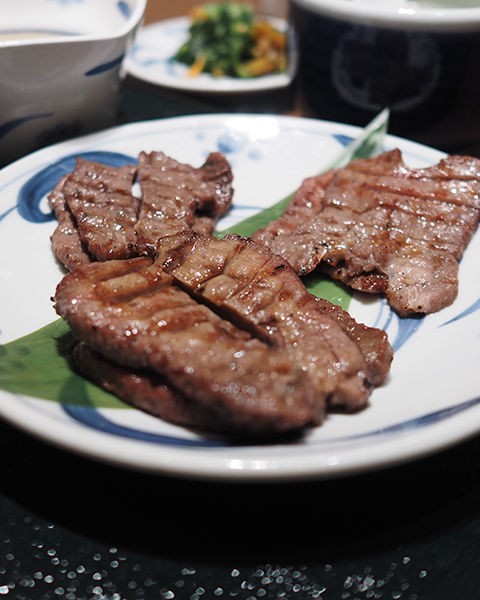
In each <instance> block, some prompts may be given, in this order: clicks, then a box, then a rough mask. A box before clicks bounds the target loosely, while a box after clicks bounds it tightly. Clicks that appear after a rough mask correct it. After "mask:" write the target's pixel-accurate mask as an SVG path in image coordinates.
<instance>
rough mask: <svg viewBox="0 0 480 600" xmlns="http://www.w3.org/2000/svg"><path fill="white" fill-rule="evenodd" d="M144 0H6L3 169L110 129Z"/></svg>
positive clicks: (0, 110)
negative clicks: (67, 141) (61, 143)
mask: <svg viewBox="0 0 480 600" xmlns="http://www.w3.org/2000/svg"><path fill="white" fill-rule="evenodd" d="M145 5H146V0H102V1H101V2H99V1H98V0H75V1H69V2H67V1H65V0H3V1H2V18H1V21H0V166H2V165H4V164H6V163H8V162H10V161H11V160H14V159H15V158H18V157H20V156H22V155H24V154H26V153H27V152H29V151H31V150H34V149H37V148H41V147H43V146H46V145H48V144H51V143H54V142H57V141H60V140H63V139H66V138H69V137H73V136H76V135H80V134H84V133H86V132H89V131H93V130H95V129H100V128H102V127H105V126H108V125H110V124H112V123H113V121H114V117H115V115H116V112H117V109H118V102H119V89H120V85H121V80H122V77H123V71H122V63H123V59H124V56H125V54H126V53H127V52H128V50H129V48H130V47H131V45H132V43H133V39H134V36H135V34H136V31H137V29H138V27H139V25H140V24H141V21H142V18H143V14H144V11H145Z"/></svg>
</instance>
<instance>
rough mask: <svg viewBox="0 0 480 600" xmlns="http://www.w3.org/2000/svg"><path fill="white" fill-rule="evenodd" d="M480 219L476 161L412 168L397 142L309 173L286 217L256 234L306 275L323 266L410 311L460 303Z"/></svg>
mask: <svg viewBox="0 0 480 600" xmlns="http://www.w3.org/2000/svg"><path fill="white" fill-rule="evenodd" d="M479 217H480V160H479V159H477V158H472V157H467V156H448V157H447V158H445V159H443V160H441V161H440V162H439V163H438V164H437V165H435V166H432V167H427V168H419V169H412V168H409V167H408V166H406V165H405V163H404V162H403V159H402V155H401V153H400V151H399V150H398V149H396V150H391V151H389V152H385V153H384V154H382V155H380V156H378V157H375V158H370V159H358V160H355V161H352V162H351V163H350V164H349V165H347V166H346V167H345V168H343V169H339V170H336V171H330V172H328V173H326V174H324V175H321V176H318V177H311V178H308V179H306V180H305V181H304V182H303V184H302V186H301V187H300V188H299V190H298V191H297V192H296V194H295V195H294V197H293V199H292V202H291V204H290V206H289V207H288V208H287V210H286V212H285V213H284V215H283V216H282V217H280V218H279V219H277V220H276V221H274V222H272V223H270V224H269V225H267V226H266V227H265V228H263V229H261V230H259V231H257V232H255V234H253V236H252V237H253V239H254V240H255V241H257V242H258V243H260V244H263V245H265V246H267V247H268V248H270V249H271V250H272V252H275V253H277V254H280V255H281V256H283V257H284V258H285V259H286V260H288V261H289V262H290V264H291V265H292V266H293V268H294V269H295V271H296V272H297V273H299V274H300V275H302V274H305V273H308V272H310V271H312V270H313V269H315V268H317V267H320V268H322V269H323V270H325V271H326V272H327V273H328V274H329V275H330V276H331V277H333V278H335V279H339V280H340V281H342V282H343V283H345V284H346V285H349V286H351V287H352V288H354V289H356V290H360V291H362V292H368V293H384V294H385V295H386V298H387V300H388V301H389V303H390V305H391V306H392V308H393V309H394V310H396V311H397V312H398V313H399V315H401V316H407V315H410V314H415V313H432V312H436V311H438V310H440V309H441V308H443V307H445V306H448V305H450V304H451V303H452V302H453V301H454V299H455V298H456V295H457V291H458V261H459V260H460V259H461V257H462V255H463V253H464V250H465V248H466V246H467V245H468V243H469V241H470V239H471V238H472V236H473V234H474V232H475V231H476V229H477V227H478V221H479Z"/></svg>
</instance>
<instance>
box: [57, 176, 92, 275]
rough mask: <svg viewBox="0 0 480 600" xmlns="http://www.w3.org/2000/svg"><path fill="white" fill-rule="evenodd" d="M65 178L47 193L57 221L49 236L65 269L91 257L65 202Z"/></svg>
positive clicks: (83, 262) (81, 263)
mask: <svg viewBox="0 0 480 600" xmlns="http://www.w3.org/2000/svg"><path fill="white" fill-rule="evenodd" d="M66 179H67V175H65V176H64V177H62V178H61V179H60V181H59V182H58V183H57V185H56V186H55V187H54V189H53V190H52V191H51V192H50V194H49V195H48V203H49V206H50V208H51V209H52V211H53V214H54V215H55V218H56V219H57V223H58V224H57V227H56V228H55V231H54V232H53V234H52V236H51V242H52V248H53V253H54V255H55V256H56V258H57V259H58V260H59V261H60V262H61V263H62V264H63V265H64V266H65V267H66V268H67V269H74V268H75V267H78V266H80V265H85V264H87V263H89V262H91V260H92V259H91V257H90V255H89V254H88V252H87V251H86V250H85V248H84V245H83V244H82V240H81V239H80V236H79V235H78V229H77V225H76V223H75V219H74V218H73V215H72V213H71V212H70V209H69V208H68V206H67V204H66V202H65V196H64V194H63V185H64V183H65V180H66Z"/></svg>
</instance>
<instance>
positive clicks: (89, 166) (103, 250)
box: [62, 158, 139, 260]
mask: <svg viewBox="0 0 480 600" xmlns="http://www.w3.org/2000/svg"><path fill="white" fill-rule="evenodd" d="M135 174H136V167H135V166H130V165H127V166H123V167H111V166H108V165H104V164H101V163H98V162H93V161H90V160H85V159H83V158H78V159H77V162H76V165H75V168H74V170H73V171H72V172H71V173H70V175H69V176H68V177H67V178H66V179H65V182H64V184H63V188H62V192H63V195H64V197H65V202H66V205H67V206H68V209H69V210H70V212H71V214H72V216H73V219H74V222H75V224H76V227H77V229H78V235H79V238H80V240H81V241H82V244H83V246H84V248H85V249H86V251H87V252H88V254H90V256H91V257H92V259H93V260H115V259H118V258H129V257H131V256H136V254H137V249H136V234H135V224H136V222H137V217H138V207H139V200H138V199H137V198H135V197H134V196H133V195H132V185H133V180H134V178H135Z"/></svg>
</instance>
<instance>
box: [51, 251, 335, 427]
mask: <svg viewBox="0 0 480 600" xmlns="http://www.w3.org/2000/svg"><path fill="white" fill-rule="evenodd" d="M172 281H173V280H172V277H171V276H170V275H168V274H166V273H165V272H164V271H163V270H162V269H161V267H160V265H159V264H158V263H152V260H151V259H150V258H148V257H138V258H133V259H126V260H118V261H117V260H112V261H107V262H94V263H90V264H89V265H85V266H81V267H79V268H77V269H75V270H74V271H71V272H70V273H68V274H67V275H66V276H65V277H64V278H63V279H62V281H61V282H60V283H59V284H58V286H57V290H56V294H55V309H56V311H57V313H58V314H59V315H60V316H62V317H63V318H64V319H65V320H66V321H67V322H68V324H69V325H70V327H71V330H72V332H73V335H74V336H75V337H76V339H77V340H79V341H83V342H85V343H86V344H88V345H89V346H90V347H91V349H92V350H94V351H95V352H98V353H99V354H101V355H102V356H103V357H105V358H106V359H108V360H111V361H113V362H114V363H116V364H118V365H121V366H126V367H130V368H134V369H148V370H152V371H154V372H155V373H158V374H159V375H161V376H162V377H164V378H165V381H166V383H167V384H168V387H169V388H171V389H172V390H173V391H175V393H179V394H181V395H182V396H185V397H186V398H188V399H189V400H191V401H192V402H194V403H195V404H196V405H198V406H199V410H201V411H203V410H205V411H210V412H213V413H215V414H216V415H217V417H218V419H221V420H222V421H223V422H224V423H225V430H226V431H232V430H236V431H241V432H242V433H243V435H247V434H250V435H271V434H276V433H281V432H288V431H295V430H299V429H301V428H305V427H307V426H309V425H311V424H313V423H319V422H321V420H322V418H323V415H324V407H322V406H319V405H318V403H317V400H316V398H315V391H314V389H313V386H312V384H311V381H310V378H309V376H308V375H307V374H306V373H304V372H303V371H302V370H301V369H299V368H297V367H296V366H294V365H293V364H292V362H291V361H290V359H289V356H288V353H287V352H286V351H285V350H282V349H278V350H277V349H272V348H270V347H269V346H268V345H267V344H265V343H264V342H262V341H260V340H258V339H255V338H252V336H251V335H249V334H248V333H247V332H245V331H243V330H241V329H239V328H237V327H235V326H234V325H233V324H232V323H230V322H228V321H226V320H224V319H222V318H220V317H219V316H217V315H216V314H215V313H213V312H212V311H211V310H210V309H209V308H208V307H206V306H204V305H202V304H199V303H198V302H196V301H195V300H194V299H192V298H191V297H190V296H189V295H188V294H186V293H185V292H184V291H182V290H180V289H179V288H178V287H176V286H174V285H172Z"/></svg>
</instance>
